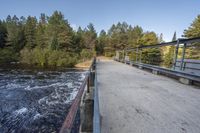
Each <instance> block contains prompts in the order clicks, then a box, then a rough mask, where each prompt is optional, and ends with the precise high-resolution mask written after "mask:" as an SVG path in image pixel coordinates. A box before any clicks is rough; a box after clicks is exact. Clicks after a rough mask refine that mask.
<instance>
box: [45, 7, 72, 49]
mask: <svg viewBox="0 0 200 133" xmlns="http://www.w3.org/2000/svg"><path fill="white" fill-rule="evenodd" d="M46 34H47V38H48V42H49V44H50V45H51V44H52V42H51V41H52V38H54V37H57V40H58V44H59V46H57V47H58V49H62V50H66V51H72V48H73V40H72V39H73V30H72V28H71V27H70V25H69V23H68V21H67V20H65V19H64V16H63V14H62V13H61V12H58V11H55V12H54V13H53V15H52V16H50V17H49V19H48V25H47V30H46Z"/></svg>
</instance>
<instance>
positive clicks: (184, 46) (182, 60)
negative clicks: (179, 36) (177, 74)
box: [180, 43, 187, 70]
mask: <svg viewBox="0 0 200 133" xmlns="http://www.w3.org/2000/svg"><path fill="white" fill-rule="evenodd" d="M186 45H187V44H186V43H184V45H183V52H182V58H181V64H180V70H183V63H184V59H185V48H186Z"/></svg>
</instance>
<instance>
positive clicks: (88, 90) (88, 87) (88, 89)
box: [87, 73, 90, 93]
mask: <svg viewBox="0 0 200 133" xmlns="http://www.w3.org/2000/svg"><path fill="white" fill-rule="evenodd" d="M87 93H90V73H89V76H88V79H87Z"/></svg>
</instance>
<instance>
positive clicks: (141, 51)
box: [140, 49, 142, 64]
mask: <svg viewBox="0 0 200 133" xmlns="http://www.w3.org/2000/svg"><path fill="white" fill-rule="evenodd" d="M141 63H142V49H141V50H140V64H141Z"/></svg>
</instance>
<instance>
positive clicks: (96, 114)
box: [93, 69, 101, 133]
mask: <svg viewBox="0 0 200 133" xmlns="http://www.w3.org/2000/svg"><path fill="white" fill-rule="evenodd" d="M100 132H101V131H100V112H99V94H98V85H97V69H96V75H95V89H94V117H93V133H100Z"/></svg>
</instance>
